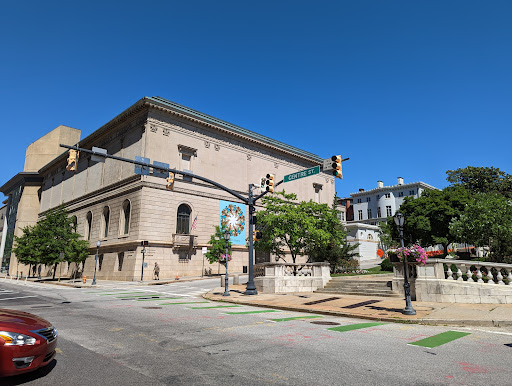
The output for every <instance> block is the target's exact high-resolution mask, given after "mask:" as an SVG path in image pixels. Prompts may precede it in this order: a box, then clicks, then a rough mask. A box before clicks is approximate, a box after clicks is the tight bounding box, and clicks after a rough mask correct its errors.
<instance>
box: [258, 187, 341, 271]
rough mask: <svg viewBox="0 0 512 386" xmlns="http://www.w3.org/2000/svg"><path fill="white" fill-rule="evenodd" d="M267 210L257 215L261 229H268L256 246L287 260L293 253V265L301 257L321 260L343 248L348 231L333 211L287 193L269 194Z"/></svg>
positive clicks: (265, 206) (323, 205)
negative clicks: (287, 255) (316, 257)
mask: <svg viewBox="0 0 512 386" xmlns="http://www.w3.org/2000/svg"><path fill="white" fill-rule="evenodd" d="M262 202H263V206H264V208H265V209H264V210H262V211H259V212H257V214H256V217H257V223H258V226H259V227H261V228H263V229H264V232H262V236H263V237H262V239H261V240H260V241H257V242H256V243H255V244H254V246H255V248H256V249H257V250H263V251H268V252H271V253H273V254H275V255H276V256H278V257H279V258H282V259H284V257H285V255H286V252H287V251H289V252H290V254H291V257H292V262H293V263H295V262H296V259H297V257H298V256H304V255H315V256H318V258H321V256H323V255H325V254H326V253H329V251H331V250H332V249H334V248H337V247H338V246H340V245H342V244H343V243H344V239H345V232H344V230H343V227H342V226H341V224H340V221H339V219H338V217H337V213H336V211H335V210H334V209H333V208H330V207H329V206H328V205H326V204H318V203H316V202H313V201H308V202H305V201H303V202H300V203H298V202H297V196H296V195H295V194H293V193H292V194H287V193H285V192H284V191H282V192H276V193H275V194H273V195H267V196H265V197H264V198H263V200H262Z"/></svg>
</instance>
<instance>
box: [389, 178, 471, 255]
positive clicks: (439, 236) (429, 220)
mask: <svg viewBox="0 0 512 386" xmlns="http://www.w3.org/2000/svg"><path fill="white" fill-rule="evenodd" d="M469 199H470V195H469V193H468V191H467V190H466V189H465V188H463V187H461V186H453V187H447V188H445V189H443V190H427V191H425V192H423V194H422V195H421V197H419V198H416V199H412V198H410V197H407V198H406V199H405V200H404V202H403V204H402V205H401V206H400V211H401V212H402V213H403V214H404V217H405V224H404V239H405V241H406V243H411V244H412V243H413V242H419V243H420V244H421V245H423V246H434V245H437V244H441V245H442V246H443V249H444V255H445V256H446V255H447V254H448V245H449V244H450V243H452V242H456V241H463V240H460V239H459V238H458V237H457V235H456V234H453V233H451V232H450V222H451V221H452V220H456V219H458V218H459V217H460V215H461V214H462V212H463V211H464V208H465V206H466V203H468V202H469ZM386 228H387V229H388V230H389V231H390V232H391V236H392V238H393V239H394V240H399V238H398V237H399V236H398V230H397V227H396V225H395V223H394V219H393V218H392V217H389V218H388V221H387V227H386Z"/></svg>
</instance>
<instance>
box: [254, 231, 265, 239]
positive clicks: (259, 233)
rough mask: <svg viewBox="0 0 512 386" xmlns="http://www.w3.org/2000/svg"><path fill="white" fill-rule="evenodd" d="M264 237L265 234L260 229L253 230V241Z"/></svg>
mask: <svg viewBox="0 0 512 386" xmlns="http://www.w3.org/2000/svg"><path fill="white" fill-rule="evenodd" d="M262 237H263V235H262V233H261V232H260V231H252V241H258V240H261V238H262Z"/></svg>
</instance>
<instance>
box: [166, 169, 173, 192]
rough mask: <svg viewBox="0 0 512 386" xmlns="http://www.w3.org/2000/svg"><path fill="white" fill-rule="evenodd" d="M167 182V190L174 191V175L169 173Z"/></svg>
mask: <svg viewBox="0 0 512 386" xmlns="http://www.w3.org/2000/svg"><path fill="white" fill-rule="evenodd" d="M165 181H167V183H166V184H165V188H166V189H169V190H172V187H173V186H174V173H171V172H169V177H167V178H166V179H165Z"/></svg>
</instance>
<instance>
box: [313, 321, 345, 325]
mask: <svg viewBox="0 0 512 386" xmlns="http://www.w3.org/2000/svg"><path fill="white" fill-rule="evenodd" d="M311 323H313V324H321V325H323V326H339V323H336V322H326V321H323V320H315V321H314V322H311Z"/></svg>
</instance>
